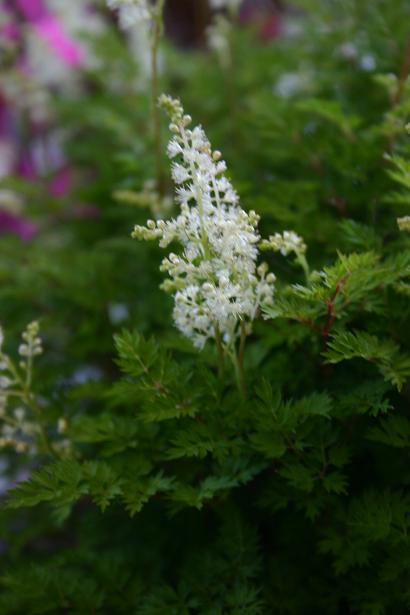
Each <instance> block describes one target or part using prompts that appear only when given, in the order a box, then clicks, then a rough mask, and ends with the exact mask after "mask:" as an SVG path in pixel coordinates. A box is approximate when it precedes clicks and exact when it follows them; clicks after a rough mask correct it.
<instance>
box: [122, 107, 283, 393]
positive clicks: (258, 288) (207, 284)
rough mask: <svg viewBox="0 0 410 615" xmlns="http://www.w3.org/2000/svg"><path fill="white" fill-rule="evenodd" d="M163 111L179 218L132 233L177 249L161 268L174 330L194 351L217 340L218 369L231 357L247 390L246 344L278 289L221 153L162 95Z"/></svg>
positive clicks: (254, 224) (255, 217) (255, 222)
mask: <svg viewBox="0 0 410 615" xmlns="http://www.w3.org/2000/svg"><path fill="white" fill-rule="evenodd" d="M160 106H162V107H163V108H164V109H165V111H166V112H167V113H168V115H169V117H170V119H171V124H170V130H171V131H172V133H173V135H174V136H173V137H172V139H171V140H170V142H169V144H168V155H169V157H170V158H171V159H172V160H173V161H174V162H173V163H172V177H173V180H174V182H175V184H176V185H177V189H176V195H177V201H178V203H179V204H180V207H181V213H180V214H179V216H178V217H177V218H175V219H171V220H168V221H164V220H158V221H156V222H154V221H153V220H149V221H148V222H147V226H146V227H144V226H136V227H135V229H134V232H133V237H134V238H137V239H159V245H160V246H161V247H163V248H165V247H167V246H168V245H169V244H170V243H171V242H173V241H176V242H178V243H179V244H180V245H181V247H182V251H181V253H180V254H178V255H177V254H174V253H170V254H169V255H168V256H167V257H166V258H165V259H164V260H163V262H162V265H161V270H162V271H164V272H167V273H168V275H169V279H168V280H166V281H165V282H164V283H163V285H162V287H163V288H164V290H166V291H168V292H170V293H172V294H173V295H174V311H173V317H174V321H175V325H176V327H177V328H178V329H179V330H180V331H181V333H183V335H185V336H186V337H188V338H190V339H191V340H192V342H193V344H194V345H195V346H196V347H197V348H199V349H201V348H203V346H204V345H205V343H206V342H207V341H208V340H214V341H215V342H216V345H217V348H218V352H219V359H220V369H221V370H222V366H223V360H224V357H225V356H228V357H230V358H231V359H232V361H233V363H234V366H235V369H236V374H237V378H238V382H239V384H240V387H241V389H242V390H244V384H243V353H244V347H245V340H246V337H247V336H248V335H249V334H250V333H251V330H252V322H253V320H254V319H255V318H256V317H257V315H258V312H259V307H260V305H261V304H265V305H266V304H270V303H272V301H273V291H274V282H275V276H274V274H273V273H268V266H267V265H266V263H262V264H261V265H259V266H257V262H256V261H257V258H258V254H259V251H258V243H259V241H260V236H259V234H258V232H257V225H258V221H259V217H258V215H257V214H256V213H255V212H254V211H250V212H249V213H247V212H245V211H244V210H243V209H241V207H240V206H239V199H238V195H237V193H236V192H235V190H234V188H233V187H232V185H231V183H230V181H229V180H228V179H227V177H226V176H225V172H226V164H225V162H224V161H223V160H221V153H220V152H218V151H212V148H211V144H210V142H209V140H208V138H207V137H206V134H205V132H204V131H203V129H202V128H201V127H200V126H195V127H194V128H192V129H191V128H189V126H190V124H191V122H192V119H191V117H190V116H189V115H185V114H184V110H183V108H182V105H181V103H180V102H179V101H178V100H174V99H172V98H170V97H168V96H165V95H163V96H161V98H160ZM238 340H239V343H238ZM238 345H239V348H238V347H237V346H238Z"/></svg>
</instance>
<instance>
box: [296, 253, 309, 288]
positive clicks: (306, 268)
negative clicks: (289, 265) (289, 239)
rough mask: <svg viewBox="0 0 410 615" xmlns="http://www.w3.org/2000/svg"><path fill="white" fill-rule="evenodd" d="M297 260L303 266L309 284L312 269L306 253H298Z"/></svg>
mask: <svg viewBox="0 0 410 615" xmlns="http://www.w3.org/2000/svg"><path fill="white" fill-rule="evenodd" d="M296 261H297V262H298V263H299V265H300V266H301V267H302V269H303V271H304V274H305V279H306V284H308V283H309V278H310V269H309V265H308V262H307V260H306V256H305V255H304V254H297V255H296Z"/></svg>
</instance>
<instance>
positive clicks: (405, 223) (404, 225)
mask: <svg viewBox="0 0 410 615" xmlns="http://www.w3.org/2000/svg"><path fill="white" fill-rule="evenodd" d="M397 225H398V227H399V231H405V232H407V233H410V216H403V218H397Z"/></svg>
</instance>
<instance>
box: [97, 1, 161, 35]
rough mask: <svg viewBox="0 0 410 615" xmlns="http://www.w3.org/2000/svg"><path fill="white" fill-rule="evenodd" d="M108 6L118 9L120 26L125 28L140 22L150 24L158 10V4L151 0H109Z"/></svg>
mask: <svg viewBox="0 0 410 615" xmlns="http://www.w3.org/2000/svg"><path fill="white" fill-rule="evenodd" d="M107 6H108V8H110V9H112V10H117V11H118V18H119V22H120V26H121V28H123V29H124V30H128V29H130V28H133V27H134V26H136V25H138V24H140V23H146V24H149V23H150V22H151V21H152V19H153V18H154V16H155V11H156V4H152V3H151V2H150V0H107Z"/></svg>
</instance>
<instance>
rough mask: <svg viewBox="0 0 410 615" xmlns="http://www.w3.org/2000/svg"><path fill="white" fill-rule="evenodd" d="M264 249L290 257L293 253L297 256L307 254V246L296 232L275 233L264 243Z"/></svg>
mask: <svg viewBox="0 0 410 615" xmlns="http://www.w3.org/2000/svg"><path fill="white" fill-rule="evenodd" d="M261 247H262V248H263V249H268V250H273V251H274V252H280V253H281V254H283V256H288V254H291V253H292V252H293V253H294V254H296V255H300V254H305V252H306V244H305V242H304V241H303V239H302V237H300V236H299V235H297V234H296V233H295V232H294V231H283V233H282V234H281V233H275V234H274V235H271V236H270V237H269V239H267V240H265V241H263V242H262V244H261Z"/></svg>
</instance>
